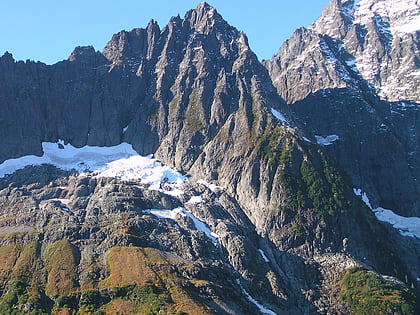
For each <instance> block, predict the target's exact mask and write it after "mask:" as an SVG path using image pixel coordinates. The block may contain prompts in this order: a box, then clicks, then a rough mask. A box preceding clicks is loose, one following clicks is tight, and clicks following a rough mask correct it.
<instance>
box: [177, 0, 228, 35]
mask: <svg viewBox="0 0 420 315" xmlns="http://www.w3.org/2000/svg"><path fill="white" fill-rule="evenodd" d="M184 19H185V20H187V21H189V22H190V23H191V27H193V28H194V29H196V30H197V31H199V32H203V33H209V32H210V31H211V30H212V29H213V28H214V27H215V26H217V25H226V24H227V23H226V21H224V19H223V17H222V16H221V15H220V14H219V13H218V12H217V10H216V9H215V8H214V7H212V6H211V5H209V4H208V3H207V2H201V3H200V4H199V5H198V6H197V7H196V8H195V9H193V10H190V11H188V12H187V13H186V14H185V17H184Z"/></svg>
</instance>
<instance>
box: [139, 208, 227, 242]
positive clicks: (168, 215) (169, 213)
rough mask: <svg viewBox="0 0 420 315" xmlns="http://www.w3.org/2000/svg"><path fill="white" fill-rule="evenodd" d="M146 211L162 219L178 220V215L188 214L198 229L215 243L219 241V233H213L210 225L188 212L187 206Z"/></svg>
mask: <svg viewBox="0 0 420 315" xmlns="http://www.w3.org/2000/svg"><path fill="white" fill-rule="evenodd" d="M145 212H146V213H150V214H153V215H154V216H156V217H158V218H160V219H171V220H176V218H177V216H183V217H185V216H188V217H189V218H190V219H191V220H192V221H193V222H194V225H195V228H196V229H197V230H198V231H202V232H204V234H206V236H207V237H208V238H210V239H211V240H212V241H213V243H214V244H217V243H218V242H219V235H217V234H216V233H213V232H212V231H211V230H210V229H209V227H208V226H207V225H206V224H205V223H204V222H202V221H200V220H199V219H197V218H196V217H195V216H194V215H193V214H192V213H191V212H188V211H187V210H186V209H185V208H182V207H178V208H175V209H173V210H161V209H149V210H145Z"/></svg>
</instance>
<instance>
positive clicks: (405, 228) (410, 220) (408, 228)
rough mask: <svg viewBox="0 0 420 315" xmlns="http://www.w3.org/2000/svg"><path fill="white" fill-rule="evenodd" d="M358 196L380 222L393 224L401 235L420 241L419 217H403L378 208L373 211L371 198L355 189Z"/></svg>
mask: <svg viewBox="0 0 420 315" xmlns="http://www.w3.org/2000/svg"><path fill="white" fill-rule="evenodd" d="M353 191H354V193H355V195H356V196H361V197H362V200H363V202H364V203H365V204H366V205H367V206H368V207H369V208H370V209H371V210H372V211H373V213H375V216H376V217H377V218H378V220H380V221H382V222H387V223H389V224H391V225H392V226H393V227H394V228H395V229H397V230H398V231H399V232H400V234H401V235H403V236H409V237H414V238H419V239H420V218H418V217H403V216H400V215H398V214H396V213H394V212H393V211H392V210H389V209H384V208H382V207H378V208H375V209H373V207H372V205H371V203H370V201H369V198H368V196H367V194H366V193H365V192H363V191H362V190H361V189H358V188H353Z"/></svg>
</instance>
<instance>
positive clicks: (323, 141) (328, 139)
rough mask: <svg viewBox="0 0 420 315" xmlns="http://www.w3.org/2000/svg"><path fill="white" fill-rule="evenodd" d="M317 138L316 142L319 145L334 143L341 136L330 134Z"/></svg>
mask: <svg viewBox="0 0 420 315" xmlns="http://www.w3.org/2000/svg"><path fill="white" fill-rule="evenodd" d="M315 138H316V142H317V143H318V144H319V145H332V144H333V142H334V141H337V140H338V139H340V137H339V136H337V135H329V136H326V137H322V136H315Z"/></svg>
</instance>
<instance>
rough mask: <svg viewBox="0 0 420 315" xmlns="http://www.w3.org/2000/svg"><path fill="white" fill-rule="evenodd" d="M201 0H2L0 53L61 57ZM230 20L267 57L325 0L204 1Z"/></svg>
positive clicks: (98, 47)
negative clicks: (75, 49)
mask: <svg viewBox="0 0 420 315" xmlns="http://www.w3.org/2000/svg"><path fill="white" fill-rule="evenodd" d="M199 2H201V0H196V1H190V0H180V1H174V0H147V1H141V0H119V1H115V0H113V1H111V0H101V1H100V0H72V1H61V0H37V1H33V0H5V1H2V3H1V13H0V29H1V32H0V55H3V53H4V52H5V51H9V52H10V53H12V54H13V56H14V57H15V59H17V60H26V59H31V60H35V61H42V62H45V63H48V64H53V63H55V62H58V61H61V60H63V59H66V58H67V57H68V56H69V55H70V54H71V52H72V51H73V49H74V47H76V46H83V45H93V46H94V47H95V49H96V50H100V51H102V49H103V48H104V46H105V44H106V43H107V42H108V41H109V40H110V39H111V37H112V35H113V34H114V33H117V32H119V31H121V30H123V29H125V30H131V29H133V28H135V27H145V26H146V25H147V23H148V21H149V20H150V19H152V18H153V19H154V20H156V21H157V22H158V23H159V26H160V27H161V28H163V27H164V26H165V25H166V24H167V22H168V21H169V19H170V17H171V16H174V15H177V14H180V16H181V17H183V16H184V14H185V12H186V11H188V10H189V9H192V8H195V7H196V6H197V5H198V3H199ZM207 2H208V3H209V4H210V5H212V6H214V7H215V8H216V9H217V11H218V12H219V13H220V14H221V15H222V16H223V17H224V19H225V20H227V21H228V22H229V23H230V24H231V25H233V26H235V27H236V28H238V29H239V30H242V31H244V32H245V33H246V34H247V36H248V39H249V43H250V45H251V48H252V50H253V51H254V52H255V53H256V54H257V55H258V57H259V59H260V60H261V59H269V58H271V56H272V55H273V54H275V53H276V52H277V51H278V49H279V48H280V46H281V44H282V43H283V41H284V40H286V39H288V38H289V37H290V36H291V35H292V33H293V31H294V30H295V29H296V28H298V27H301V26H305V27H307V26H308V25H309V24H311V23H312V22H313V21H315V19H316V18H317V17H319V16H320V15H321V13H322V9H323V7H325V6H326V5H327V4H328V2H329V0H316V1H314V0H288V1H286V0H257V1H255V0H253V1H248V0H242V1H237V0H209V1H207Z"/></svg>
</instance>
